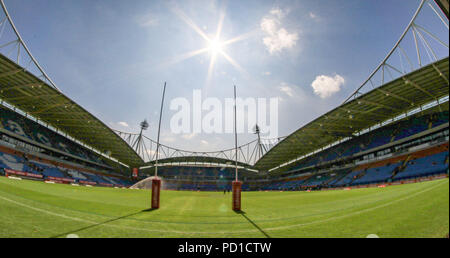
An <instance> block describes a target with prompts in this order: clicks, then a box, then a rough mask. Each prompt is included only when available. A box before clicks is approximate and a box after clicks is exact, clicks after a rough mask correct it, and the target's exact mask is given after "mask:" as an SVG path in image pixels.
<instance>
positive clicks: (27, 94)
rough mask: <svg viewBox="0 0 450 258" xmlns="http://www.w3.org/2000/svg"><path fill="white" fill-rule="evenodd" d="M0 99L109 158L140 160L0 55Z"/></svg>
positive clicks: (129, 162) (99, 124)
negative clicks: (107, 155) (107, 154)
mask: <svg viewBox="0 0 450 258" xmlns="http://www.w3.org/2000/svg"><path fill="white" fill-rule="evenodd" d="M0 99H1V100H3V101H5V102H7V103H8V104H10V105H13V106H14V107H16V108H18V109H20V110H22V111H24V112H26V113H27V114H29V115H31V116H32V117H34V118H37V119H39V120H41V121H42V122H45V123H47V124H48V125H50V126H52V127H54V128H56V129H58V130H60V131H61V132H63V133H66V134H67V135H69V136H71V137H73V138H74V139H76V140H78V141H80V142H82V143H84V144H85V145H87V146H90V147H92V148H94V149H96V150H98V151H100V152H102V153H104V154H105V153H108V152H110V155H109V156H111V157H112V158H114V159H117V160H118V161H120V162H122V163H124V164H127V165H129V166H133V167H138V166H140V165H142V164H143V163H144V161H143V160H142V159H141V158H140V157H139V155H137V154H136V152H135V151H134V150H133V149H132V148H131V147H130V146H129V145H128V144H127V143H126V142H125V141H124V140H123V139H122V138H120V137H119V136H118V135H117V134H116V133H114V132H113V131H112V130H111V129H110V128H109V127H108V126H106V125H105V124H104V123H103V122H101V121H100V120H99V119H97V118H96V117H94V116H93V115H92V114H90V113H89V112H88V111H86V110H85V109H83V108H82V107H81V106H79V105H78V104H77V103H75V102H74V101H72V100H71V99H69V98H68V97H67V96H65V95H64V94H63V93H61V92H60V91H59V90H57V89H55V88H54V87H52V86H50V85H49V84H47V83H46V82H44V81H42V80H41V79H39V78H38V77H36V76H35V75H33V74H32V73H30V72H28V71H27V70H26V69H24V68H23V67H21V66H19V65H17V64H16V63H14V62H13V61H11V60H10V59H8V58H7V57H5V56H4V55H2V54H0Z"/></svg>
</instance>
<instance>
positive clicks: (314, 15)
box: [309, 12, 317, 19]
mask: <svg viewBox="0 0 450 258" xmlns="http://www.w3.org/2000/svg"><path fill="white" fill-rule="evenodd" d="M309 17H310V18H311V19H316V18H317V15H316V14H315V13H313V12H310V13H309Z"/></svg>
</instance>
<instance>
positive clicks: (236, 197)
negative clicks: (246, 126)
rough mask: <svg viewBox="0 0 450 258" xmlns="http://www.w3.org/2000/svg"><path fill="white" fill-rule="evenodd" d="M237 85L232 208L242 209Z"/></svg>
mask: <svg viewBox="0 0 450 258" xmlns="http://www.w3.org/2000/svg"><path fill="white" fill-rule="evenodd" d="M236 109H237V108H236V85H234V143H235V146H234V147H235V151H236V154H235V180H234V181H233V182H232V193H233V196H232V198H233V200H232V204H233V205H232V206H233V207H232V208H233V211H241V190H242V182H240V181H239V177H238V146H237V111H236Z"/></svg>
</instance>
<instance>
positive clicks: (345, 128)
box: [254, 57, 449, 171]
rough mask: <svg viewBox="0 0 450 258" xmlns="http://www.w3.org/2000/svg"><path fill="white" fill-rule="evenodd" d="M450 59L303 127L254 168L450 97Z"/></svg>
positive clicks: (272, 165)
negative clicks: (449, 80)
mask: <svg viewBox="0 0 450 258" xmlns="http://www.w3.org/2000/svg"><path fill="white" fill-rule="evenodd" d="M448 78H449V58H448V57H446V58H444V59H442V60H439V61H437V62H435V63H432V64H429V65H427V66H424V67H422V68H421V69H418V70H416V71H414V72H412V73H409V74H407V75H403V76H401V77H400V78H398V79H396V80H393V81H391V82H389V83H386V84H384V85H382V86H380V87H378V88H375V89H373V90H371V91H369V92H368V93H365V94H363V95H360V96H358V97H357V98H355V99H353V100H351V101H349V102H346V103H344V104H342V105H341V106H339V107H337V108H335V109H333V110H332V111H330V112H328V113H326V114H325V115H323V116H321V117H319V118H317V119H316V120H314V121H312V122H310V123H309V124H307V125H305V126H303V127H302V128H300V129H299V130H297V131H296V132H294V133H293V134H291V135H289V136H288V137H287V138H286V139H284V140H283V141H281V142H280V143H279V144H278V145H276V146H275V147H274V148H272V149H271V150H270V151H269V152H267V153H266V154H265V155H264V156H263V157H262V158H261V159H260V160H259V161H258V162H257V163H256V164H255V165H254V168H255V169H258V170H263V171H266V170H270V169H272V168H275V167H277V166H280V165H282V164H285V163H287V162H290V161H292V160H295V159H297V158H299V157H302V156H305V155H307V154H309V153H312V152H314V151H317V150H320V149H321V148H324V147H326V146H329V145H330V144H333V143H335V142H337V141H338V140H341V139H344V138H347V137H352V136H354V135H355V134H356V133H357V132H360V131H362V130H364V129H367V128H370V127H372V126H374V125H377V124H380V123H382V122H384V121H386V120H389V119H392V118H394V117H396V116H398V115H401V114H403V113H405V112H407V111H409V110H412V109H415V108H418V107H420V106H422V105H424V104H427V103H430V102H432V101H436V100H438V99H440V98H442V97H445V96H448V95H449V88H448V87H449V82H448Z"/></svg>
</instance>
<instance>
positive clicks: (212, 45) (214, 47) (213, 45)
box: [208, 38, 223, 55]
mask: <svg viewBox="0 0 450 258" xmlns="http://www.w3.org/2000/svg"><path fill="white" fill-rule="evenodd" d="M222 47H223V42H221V41H220V39H218V38H215V39H212V40H210V41H209V45H208V50H209V52H210V53H211V54H213V55H216V54H218V53H221V52H222Z"/></svg>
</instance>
